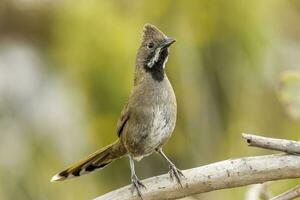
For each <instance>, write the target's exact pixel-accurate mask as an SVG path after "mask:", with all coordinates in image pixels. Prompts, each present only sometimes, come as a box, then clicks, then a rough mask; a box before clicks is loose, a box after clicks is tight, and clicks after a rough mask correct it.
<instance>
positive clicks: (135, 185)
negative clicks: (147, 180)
mask: <svg viewBox="0 0 300 200" xmlns="http://www.w3.org/2000/svg"><path fill="white" fill-rule="evenodd" d="M131 182H132V189H131V192H132V193H133V192H134V190H136V192H137V194H138V196H139V197H140V198H141V199H143V196H142V193H141V190H140V189H141V188H145V189H146V186H145V185H144V184H143V183H142V182H141V181H140V180H139V179H138V177H137V176H135V175H133V176H132V177H131Z"/></svg>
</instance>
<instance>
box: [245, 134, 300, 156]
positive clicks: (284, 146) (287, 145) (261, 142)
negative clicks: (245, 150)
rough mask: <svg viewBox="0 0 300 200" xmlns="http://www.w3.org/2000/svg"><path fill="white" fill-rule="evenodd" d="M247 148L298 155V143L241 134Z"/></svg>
mask: <svg viewBox="0 0 300 200" xmlns="http://www.w3.org/2000/svg"><path fill="white" fill-rule="evenodd" d="M243 138H244V139H246V140H247V143H248V144H249V146H254V147H260V148H264V149H270V150H276V151H282V152H286V153H289V154H300V142H297V141H293V140H284V139H275V138H268V137H262V136H257V135H251V134H246V133H243Z"/></svg>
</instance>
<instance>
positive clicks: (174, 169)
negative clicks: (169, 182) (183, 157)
mask: <svg viewBox="0 0 300 200" xmlns="http://www.w3.org/2000/svg"><path fill="white" fill-rule="evenodd" d="M158 153H159V154H160V155H161V156H162V157H163V158H164V159H166V161H167V162H168V164H169V168H170V172H169V173H170V176H171V178H172V179H173V178H174V177H175V179H176V181H177V183H179V184H180V185H181V186H182V184H181V177H184V175H183V173H182V172H181V171H180V170H179V169H177V167H176V166H175V165H174V164H173V163H172V162H171V160H170V159H169V158H168V157H167V156H166V155H165V153H164V152H163V151H162V148H160V149H158Z"/></svg>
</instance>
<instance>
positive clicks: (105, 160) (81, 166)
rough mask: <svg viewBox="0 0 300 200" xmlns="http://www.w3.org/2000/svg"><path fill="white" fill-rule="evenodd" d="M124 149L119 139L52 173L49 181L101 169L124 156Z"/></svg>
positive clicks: (61, 179)
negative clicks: (60, 170) (58, 171)
mask: <svg viewBox="0 0 300 200" xmlns="http://www.w3.org/2000/svg"><path fill="white" fill-rule="evenodd" d="M125 154H126V150H125V148H124V146H123V145H122V144H121V143H120V141H119V140H117V141H116V142H114V143H113V144H111V145H108V146H106V147H104V148H102V149H100V150H98V151H96V152H95V153H93V154H91V155H89V156H88V157H87V158H85V159H83V160H81V161H79V162H77V163H75V164H73V165H71V166H70V167H69V168H67V169H65V170H63V171H62V172H60V173H58V174H56V175H54V176H53V177H52V179H51V182H54V181H63V180H66V179H69V178H74V177H78V176H81V175H84V174H88V173H90V172H93V171H95V170H97V169H102V168H104V167H105V166H106V165H108V164H110V163H111V162H112V161H114V160H116V159H118V158H120V157H122V156H124V155H125Z"/></svg>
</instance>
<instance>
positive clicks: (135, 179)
mask: <svg viewBox="0 0 300 200" xmlns="http://www.w3.org/2000/svg"><path fill="white" fill-rule="evenodd" d="M129 163H130V170H131V182H132V190H131V192H132V193H133V192H134V190H136V191H137V194H138V195H139V197H140V198H141V199H143V197H142V193H141V191H140V188H141V187H143V188H146V187H145V185H144V184H143V183H142V182H141V181H140V180H139V178H138V177H137V176H136V174H135V169H134V160H133V158H132V156H131V155H129Z"/></svg>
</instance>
